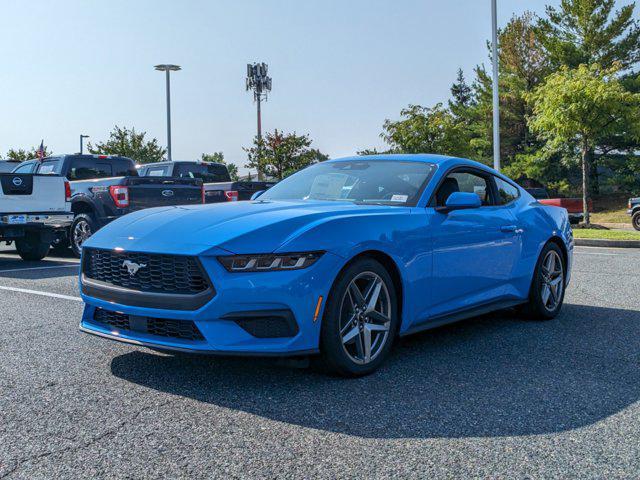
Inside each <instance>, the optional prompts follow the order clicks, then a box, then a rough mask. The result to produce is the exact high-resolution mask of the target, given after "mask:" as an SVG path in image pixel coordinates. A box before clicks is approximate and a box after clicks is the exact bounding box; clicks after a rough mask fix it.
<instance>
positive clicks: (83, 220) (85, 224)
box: [69, 213, 98, 258]
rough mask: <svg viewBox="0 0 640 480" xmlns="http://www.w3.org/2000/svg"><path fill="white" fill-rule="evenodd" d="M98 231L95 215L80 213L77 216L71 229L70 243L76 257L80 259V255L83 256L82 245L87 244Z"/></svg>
mask: <svg viewBox="0 0 640 480" xmlns="http://www.w3.org/2000/svg"><path fill="white" fill-rule="evenodd" d="M97 229H98V228H97V226H96V221H95V220H94V218H93V215H91V214H89V213H79V214H78V215H76V217H75V218H74V219H73V223H72V224H71V228H70V229H69V230H70V232H69V243H70V244H71V250H73V254H74V255H75V256H76V257H78V258H80V255H82V244H83V243H84V242H86V241H87V240H88V239H89V237H91V235H93V234H94V233H95V232H96V230H97Z"/></svg>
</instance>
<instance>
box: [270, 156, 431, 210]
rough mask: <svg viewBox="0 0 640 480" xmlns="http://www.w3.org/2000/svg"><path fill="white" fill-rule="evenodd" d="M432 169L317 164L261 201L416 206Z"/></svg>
mask: <svg viewBox="0 0 640 480" xmlns="http://www.w3.org/2000/svg"><path fill="white" fill-rule="evenodd" d="M434 169H435V166H434V165H432V164H430V163H423V162H404V161H399V160H382V161H381V160H374V161H367V160H362V161H348V162H327V163H317V164H315V165H312V166H311V167H308V168H306V169H304V170H302V171H300V172H298V173H296V174H294V175H292V176H290V177H288V178H286V179H284V180H283V181H281V182H280V183H278V184H276V185H275V186H273V187H271V189H269V190H267V191H266V192H265V193H264V194H262V195H261V196H260V200H333V201H349V202H354V203H358V204H383V205H397V206H412V205H415V204H416V203H417V201H418V198H419V197H420V194H421V193H422V190H423V188H424V186H425V185H426V183H427V181H428V180H429V178H430V177H431V174H432V173H433V171H434Z"/></svg>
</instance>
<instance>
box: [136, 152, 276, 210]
mask: <svg viewBox="0 0 640 480" xmlns="http://www.w3.org/2000/svg"><path fill="white" fill-rule="evenodd" d="M138 173H139V174H140V175H141V176H143V177H155V176H169V177H178V178H199V179H201V180H202V181H203V182H204V198H205V203H218V202H235V201H238V200H250V199H251V197H252V196H253V194H254V193H256V192H259V191H263V190H267V189H269V188H271V187H272V186H274V185H275V184H276V182H234V181H232V180H231V176H230V175H229V171H228V170H227V167H226V166H225V165H224V164H222V163H214V162H200V161H180V160H177V161H173V162H158V163H148V164H146V165H141V166H139V167H138Z"/></svg>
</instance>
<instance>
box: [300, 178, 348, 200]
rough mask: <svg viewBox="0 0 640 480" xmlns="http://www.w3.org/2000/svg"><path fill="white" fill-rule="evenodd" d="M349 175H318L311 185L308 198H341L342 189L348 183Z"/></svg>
mask: <svg viewBox="0 0 640 480" xmlns="http://www.w3.org/2000/svg"><path fill="white" fill-rule="evenodd" d="M347 178H348V177H347V176H346V175H342V174H336V173H328V174H325V175H318V176H317V177H316V178H315V179H314V181H313V185H311V191H310V192H309V197H308V198H313V199H316V200H324V199H327V198H329V199H333V198H341V193H342V189H343V188H344V185H345V183H347Z"/></svg>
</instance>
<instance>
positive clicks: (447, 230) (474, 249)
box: [430, 167, 519, 317]
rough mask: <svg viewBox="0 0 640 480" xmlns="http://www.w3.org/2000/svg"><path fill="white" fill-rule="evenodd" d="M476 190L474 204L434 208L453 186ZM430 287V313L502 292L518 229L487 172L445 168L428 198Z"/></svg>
mask: <svg viewBox="0 0 640 480" xmlns="http://www.w3.org/2000/svg"><path fill="white" fill-rule="evenodd" d="M455 191H460V192H472V193H476V194H477V195H478V196H479V197H480V200H481V202H482V206H481V207H479V208H473V209H466V210H453V211H450V212H448V213H441V212H438V211H437V210H438V209H437V208H435V207H437V206H444V204H445V203H446V200H447V198H448V196H449V195H450V194H451V193H453V192H455ZM431 206H432V207H433V215H432V216H431V224H430V225H431V228H432V232H433V282H432V285H433V291H432V295H431V298H432V308H431V316H432V317H438V316H442V315H447V314H450V313H457V312H461V311H464V310H467V309H472V308H474V307H477V306H480V305H484V304H488V303H491V302H493V301H497V300H499V299H501V298H502V297H503V296H504V294H505V290H506V288H505V285H506V283H507V282H508V281H509V279H510V275H511V272H512V271H513V268H514V265H515V262H516V261H517V258H518V255H519V241H518V235H519V231H518V228H517V226H516V225H515V220H514V216H513V215H512V214H511V212H510V210H509V209H507V208H504V207H503V205H500V202H499V200H498V199H497V194H496V187H495V183H494V180H493V176H492V175H491V174H489V173H487V172H483V171H481V170H479V169H478V170H477V169H473V168H468V167H465V168H462V169H456V170H453V171H451V172H449V173H448V174H447V175H446V176H445V178H444V179H443V181H442V182H441V183H440V185H439V187H438V189H437V190H436V194H435V195H434V198H433V199H432V203H431Z"/></svg>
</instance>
